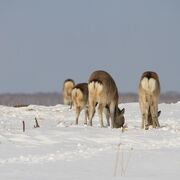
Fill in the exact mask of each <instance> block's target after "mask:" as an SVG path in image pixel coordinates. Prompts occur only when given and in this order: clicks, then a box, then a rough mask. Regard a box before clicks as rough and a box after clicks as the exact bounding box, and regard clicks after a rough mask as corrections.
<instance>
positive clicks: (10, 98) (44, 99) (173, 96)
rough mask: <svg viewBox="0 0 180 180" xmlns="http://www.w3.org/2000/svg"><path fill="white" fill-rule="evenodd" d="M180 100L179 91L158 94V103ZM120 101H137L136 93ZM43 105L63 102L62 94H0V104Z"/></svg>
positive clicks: (121, 98) (128, 94)
mask: <svg viewBox="0 0 180 180" xmlns="http://www.w3.org/2000/svg"><path fill="white" fill-rule="evenodd" d="M178 101H180V93H178V92H174V91H170V92H165V93H162V94H161V95H160V101H159V102H160V103H176V102H178ZM120 102H121V103H128V102H138V95H137V94H136V93H120ZM29 104H35V105H44V106H53V105H56V104H63V96H62V94H60V93H57V92H52V93H34V94H25V93H18V94H10V93H5V94H0V105H6V106H20V105H29Z"/></svg>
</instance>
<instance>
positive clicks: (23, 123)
mask: <svg viewBox="0 0 180 180" xmlns="http://www.w3.org/2000/svg"><path fill="white" fill-rule="evenodd" d="M22 123H23V132H25V122H24V121H23V122H22Z"/></svg>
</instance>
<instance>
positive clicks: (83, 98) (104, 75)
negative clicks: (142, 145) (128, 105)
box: [63, 70, 161, 130]
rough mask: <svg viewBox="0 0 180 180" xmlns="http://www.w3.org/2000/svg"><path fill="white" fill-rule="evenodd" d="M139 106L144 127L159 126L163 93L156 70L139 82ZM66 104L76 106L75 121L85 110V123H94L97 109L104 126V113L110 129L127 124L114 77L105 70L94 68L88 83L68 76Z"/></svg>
mask: <svg viewBox="0 0 180 180" xmlns="http://www.w3.org/2000/svg"><path fill="white" fill-rule="evenodd" d="M138 94H139V106H140V111H141V116H142V124H141V128H142V129H146V130H148V129H149V126H152V127H153V128H158V127H160V124H159V121H158V117H159V115H160V113H161V111H158V101H159V95H160V82H159V77H158V74H157V73H156V72H152V71H146V72H144V73H143V74H142V76H141V78H140V82H139V89H138ZM63 99H64V104H66V105H70V107H72V106H74V108H75V110H76V121H75V123H76V124H78V119H79V115H80V112H81V111H82V110H84V112H85V119H84V124H87V125H89V126H92V119H93V117H94V114H95V111H96V110H97V111H98V116H99V123H100V126H101V127H104V123H103V113H104V115H105V117H106V120H107V125H108V126H111V128H123V126H124V124H125V118H124V113H125V109H124V108H123V109H120V108H119V107H118V100H119V93H118V88H117V86H116V83H115V81H114V79H113V78H112V76H111V75H110V74H109V73H108V72H106V71H102V70H98V71H94V72H93V73H92V74H91V75H90V77H89V80H88V82H86V83H79V84H75V82H74V80H72V79H66V80H65V81H64V84H63Z"/></svg>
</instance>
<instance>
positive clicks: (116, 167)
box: [114, 143, 121, 176]
mask: <svg viewBox="0 0 180 180" xmlns="http://www.w3.org/2000/svg"><path fill="white" fill-rule="evenodd" d="M120 146H121V143H120V144H118V149H117V154H116V161H115V168H114V176H116V175H117V169H118V163H119V155H120Z"/></svg>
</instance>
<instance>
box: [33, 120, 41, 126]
mask: <svg viewBox="0 0 180 180" xmlns="http://www.w3.org/2000/svg"><path fill="white" fill-rule="evenodd" d="M35 123H36V125H34V128H39V127H40V126H39V124H38V120H37V118H35Z"/></svg>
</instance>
